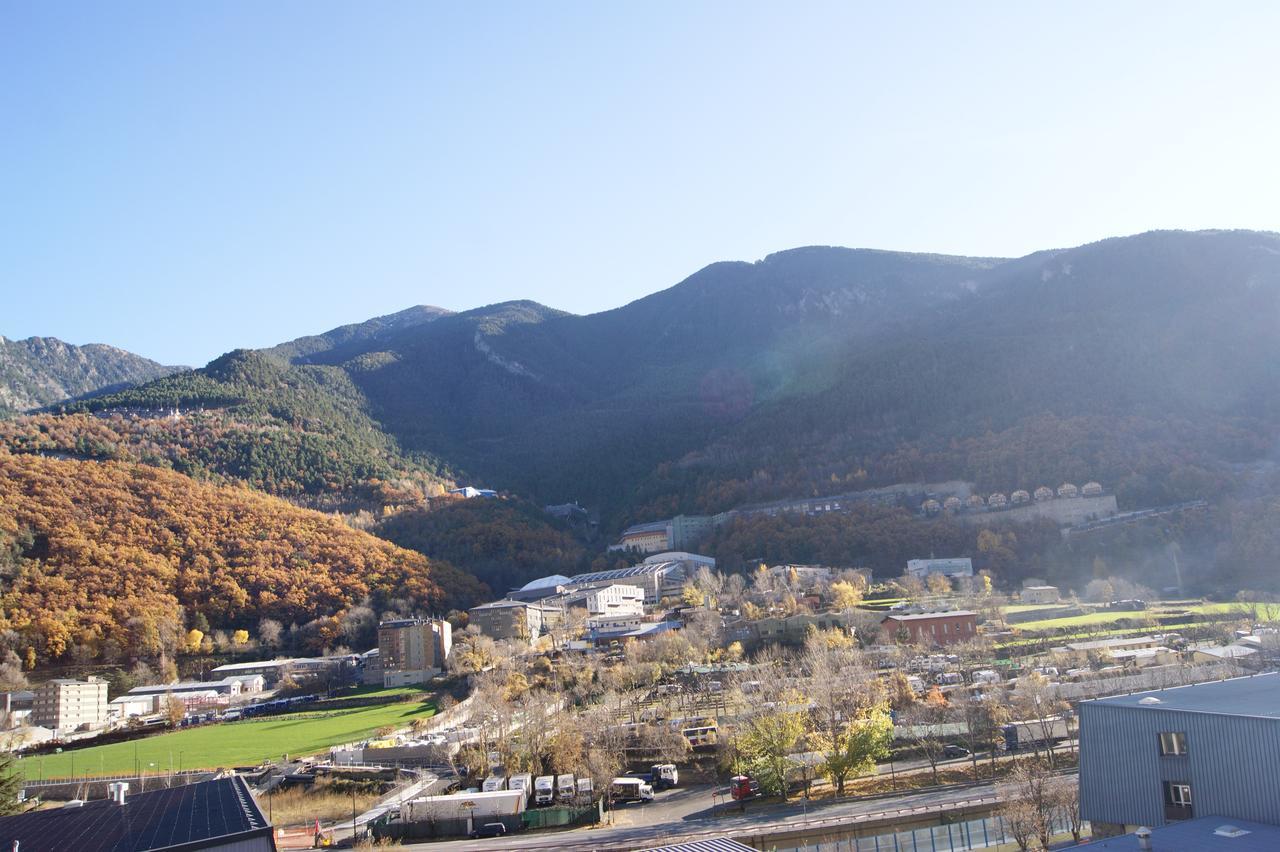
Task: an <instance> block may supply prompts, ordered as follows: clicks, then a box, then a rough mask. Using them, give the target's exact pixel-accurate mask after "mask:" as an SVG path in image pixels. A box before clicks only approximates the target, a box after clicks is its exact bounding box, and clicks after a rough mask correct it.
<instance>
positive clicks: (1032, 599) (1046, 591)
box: [1022, 586, 1061, 604]
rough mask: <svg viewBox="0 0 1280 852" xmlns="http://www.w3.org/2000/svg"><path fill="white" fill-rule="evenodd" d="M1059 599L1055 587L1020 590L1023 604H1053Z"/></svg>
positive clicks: (1029, 587)
mask: <svg viewBox="0 0 1280 852" xmlns="http://www.w3.org/2000/svg"><path fill="white" fill-rule="evenodd" d="M1060 598H1061V595H1060V594H1059V593H1058V587H1057V586H1027V587H1026V588H1024V589H1023V590H1022V602H1023V603H1029V604H1055V603H1057V602H1058V600H1059V599H1060Z"/></svg>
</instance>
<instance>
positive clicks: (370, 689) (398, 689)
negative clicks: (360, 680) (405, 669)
mask: <svg viewBox="0 0 1280 852" xmlns="http://www.w3.org/2000/svg"><path fill="white" fill-rule="evenodd" d="M428 694H430V690H428V689H426V688H424V687H421V686H374V685H369V686H359V687H356V688H355V689H344V690H342V691H341V692H335V693H334V694H333V699H334V700H339V699H342V698H400V697H401V696H404V695H428Z"/></svg>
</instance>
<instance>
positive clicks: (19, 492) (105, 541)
mask: <svg viewBox="0 0 1280 852" xmlns="http://www.w3.org/2000/svg"><path fill="white" fill-rule="evenodd" d="M0 543H2V545H3V547H2V550H0V553H2V556H0V572H2V574H3V581H4V582H3V594H2V595H0V610H2V614H0V637H2V638H3V641H4V642H5V643H6V644H7V645H8V646H9V647H10V648H13V649H16V650H18V651H19V652H20V653H21V654H22V655H24V656H27V655H29V656H27V662H28V664H29V665H31V664H34V663H40V662H54V661H65V660H68V659H72V660H75V661H77V662H82V661H89V660H93V659H102V660H105V661H109V662H114V661H118V660H121V659H124V658H125V657H129V656H135V655H137V656H156V655H159V654H161V653H162V652H165V651H169V652H172V649H173V647H174V646H175V644H176V642H177V637H178V634H179V633H180V632H181V631H182V630H184V629H185V627H186V626H187V618H188V616H190V615H194V613H196V612H199V613H202V614H203V615H204V616H205V617H206V618H207V619H208V621H209V622H210V624H211V626H213V627H219V628H246V629H251V630H253V631H255V632H256V627H257V623H258V620H259V619H262V618H272V619H276V620H278V621H281V622H283V623H284V624H286V625H287V624H289V623H299V624H303V623H307V624H308V625H309V631H308V632H309V635H310V637H311V642H312V644H313V645H314V646H315V647H316V648H317V649H318V648H320V647H324V646H326V645H332V644H336V643H337V642H338V640H339V638H340V630H341V624H340V619H341V616H342V614H343V613H344V611H345V610H347V609H348V608H350V607H352V606H354V605H357V604H360V603H361V602H363V601H365V600H366V599H367V600H368V602H369V603H370V604H371V605H372V606H373V607H374V608H376V609H379V610H380V609H381V608H383V607H386V606H387V605H389V604H390V603H392V602H393V601H399V602H403V605H404V607H405V608H416V609H421V610H427V611H432V610H434V611H440V610H442V609H443V608H444V607H445V606H446V605H447V604H448V601H447V600H446V595H445V593H444V592H443V591H442V585H444V586H449V587H452V588H459V587H464V586H465V585H466V582H465V578H462V577H459V576H457V572H456V571H455V570H454V569H452V568H450V567H449V566H447V565H433V564H430V563H429V562H428V561H427V560H426V559H425V558H424V557H422V556H421V555H419V554H416V553H412V552H410V551H407V550H403V549H401V548H398V547H395V546H394V545H392V544H389V543H387V542H385V541H382V540H380V539H377V538H375V537H373V536H371V535H368V534H366V533H362V532H358V531H355V530H352V529H351V528H349V527H348V526H346V525H344V524H343V523H341V522H340V521H338V520H336V519H334V518H332V517H329V516H327V515H323V514H320V513H317V512H312V511H307V510H303V509H298V508H295V507H293V506H291V505H289V504H287V503H284V502H282V501H280V500H278V499H274V498H271V497H268V496H265V495H262V494H258V493H255V492H253V491H250V490H247V489H245V488H235V487H225V486H212V485H205V484H201V483H197V482H195V481H194V480H192V479H189V478H188V477H185V476H182V475H179V474H176V473H172V472H169V471H164V470H160V469H158V468H155V467H149V466H145V465H135V464H127V463H121V462H82V461H62V460H54V459H48V458H40V457H36V456H16V455H10V454H5V453H0Z"/></svg>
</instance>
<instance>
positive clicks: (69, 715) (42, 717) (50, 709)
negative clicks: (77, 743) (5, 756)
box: [31, 677, 110, 731]
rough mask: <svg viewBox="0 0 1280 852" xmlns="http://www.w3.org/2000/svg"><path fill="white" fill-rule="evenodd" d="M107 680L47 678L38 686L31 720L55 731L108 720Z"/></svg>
mask: <svg viewBox="0 0 1280 852" xmlns="http://www.w3.org/2000/svg"><path fill="white" fill-rule="evenodd" d="M109 707H110V705H109V704H108V703H107V682H106V681H105V680H102V679H100V678H96V677H90V678H89V679H88V680H67V679H63V678H58V679H56V680H50V681H46V682H45V683H42V684H40V685H39V686H38V687H36V689H35V699H34V700H33V701H32V704H31V723H32V724H33V725H40V726H41V727H45V728H52V729H53V730H55V731H74V730H76V729H77V728H79V727H81V726H82V725H87V726H89V727H96V726H98V725H101V724H103V723H104V722H106V721H107V711H108V709H109Z"/></svg>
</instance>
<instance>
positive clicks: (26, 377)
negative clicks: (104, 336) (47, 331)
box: [0, 337, 183, 415]
mask: <svg viewBox="0 0 1280 852" xmlns="http://www.w3.org/2000/svg"><path fill="white" fill-rule="evenodd" d="M180 369H183V368H181V367H166V366H164V365H162V364H157V363H156V362H155V361H151V360H149V359H147V358H143V357H142V356H141V355H134V354H133V353H132V352H126V351H125V350H123V349H117V348H116V347H114V346H105V345H103V344H101V343H90V344H88V345H87V346H73V345H71V344H70V343H64V342H62V341H61V340H58V339H57V338H56V337H29V338H27V339H26V340H6V339H5V338H3V337H0V415H3V414H5V413H10V414H11V413H13V412H17V411H28V410H30V409H33V408H40V407H42V406H47V405H53V404H55V403H58V402H62V401H63V400H66V399H71V398H74V397H79V396H84V395H86V394H91V393H96V392H99V391H104V390H114V389H119V388H122V387H125V386H128V385H136V384H140V383H142V382H147V381H150V380H152V379H155V378H159V377H160V376H164V375H167V374H169V373H173V372H175V371H177V370H180Z"/></svg>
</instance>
